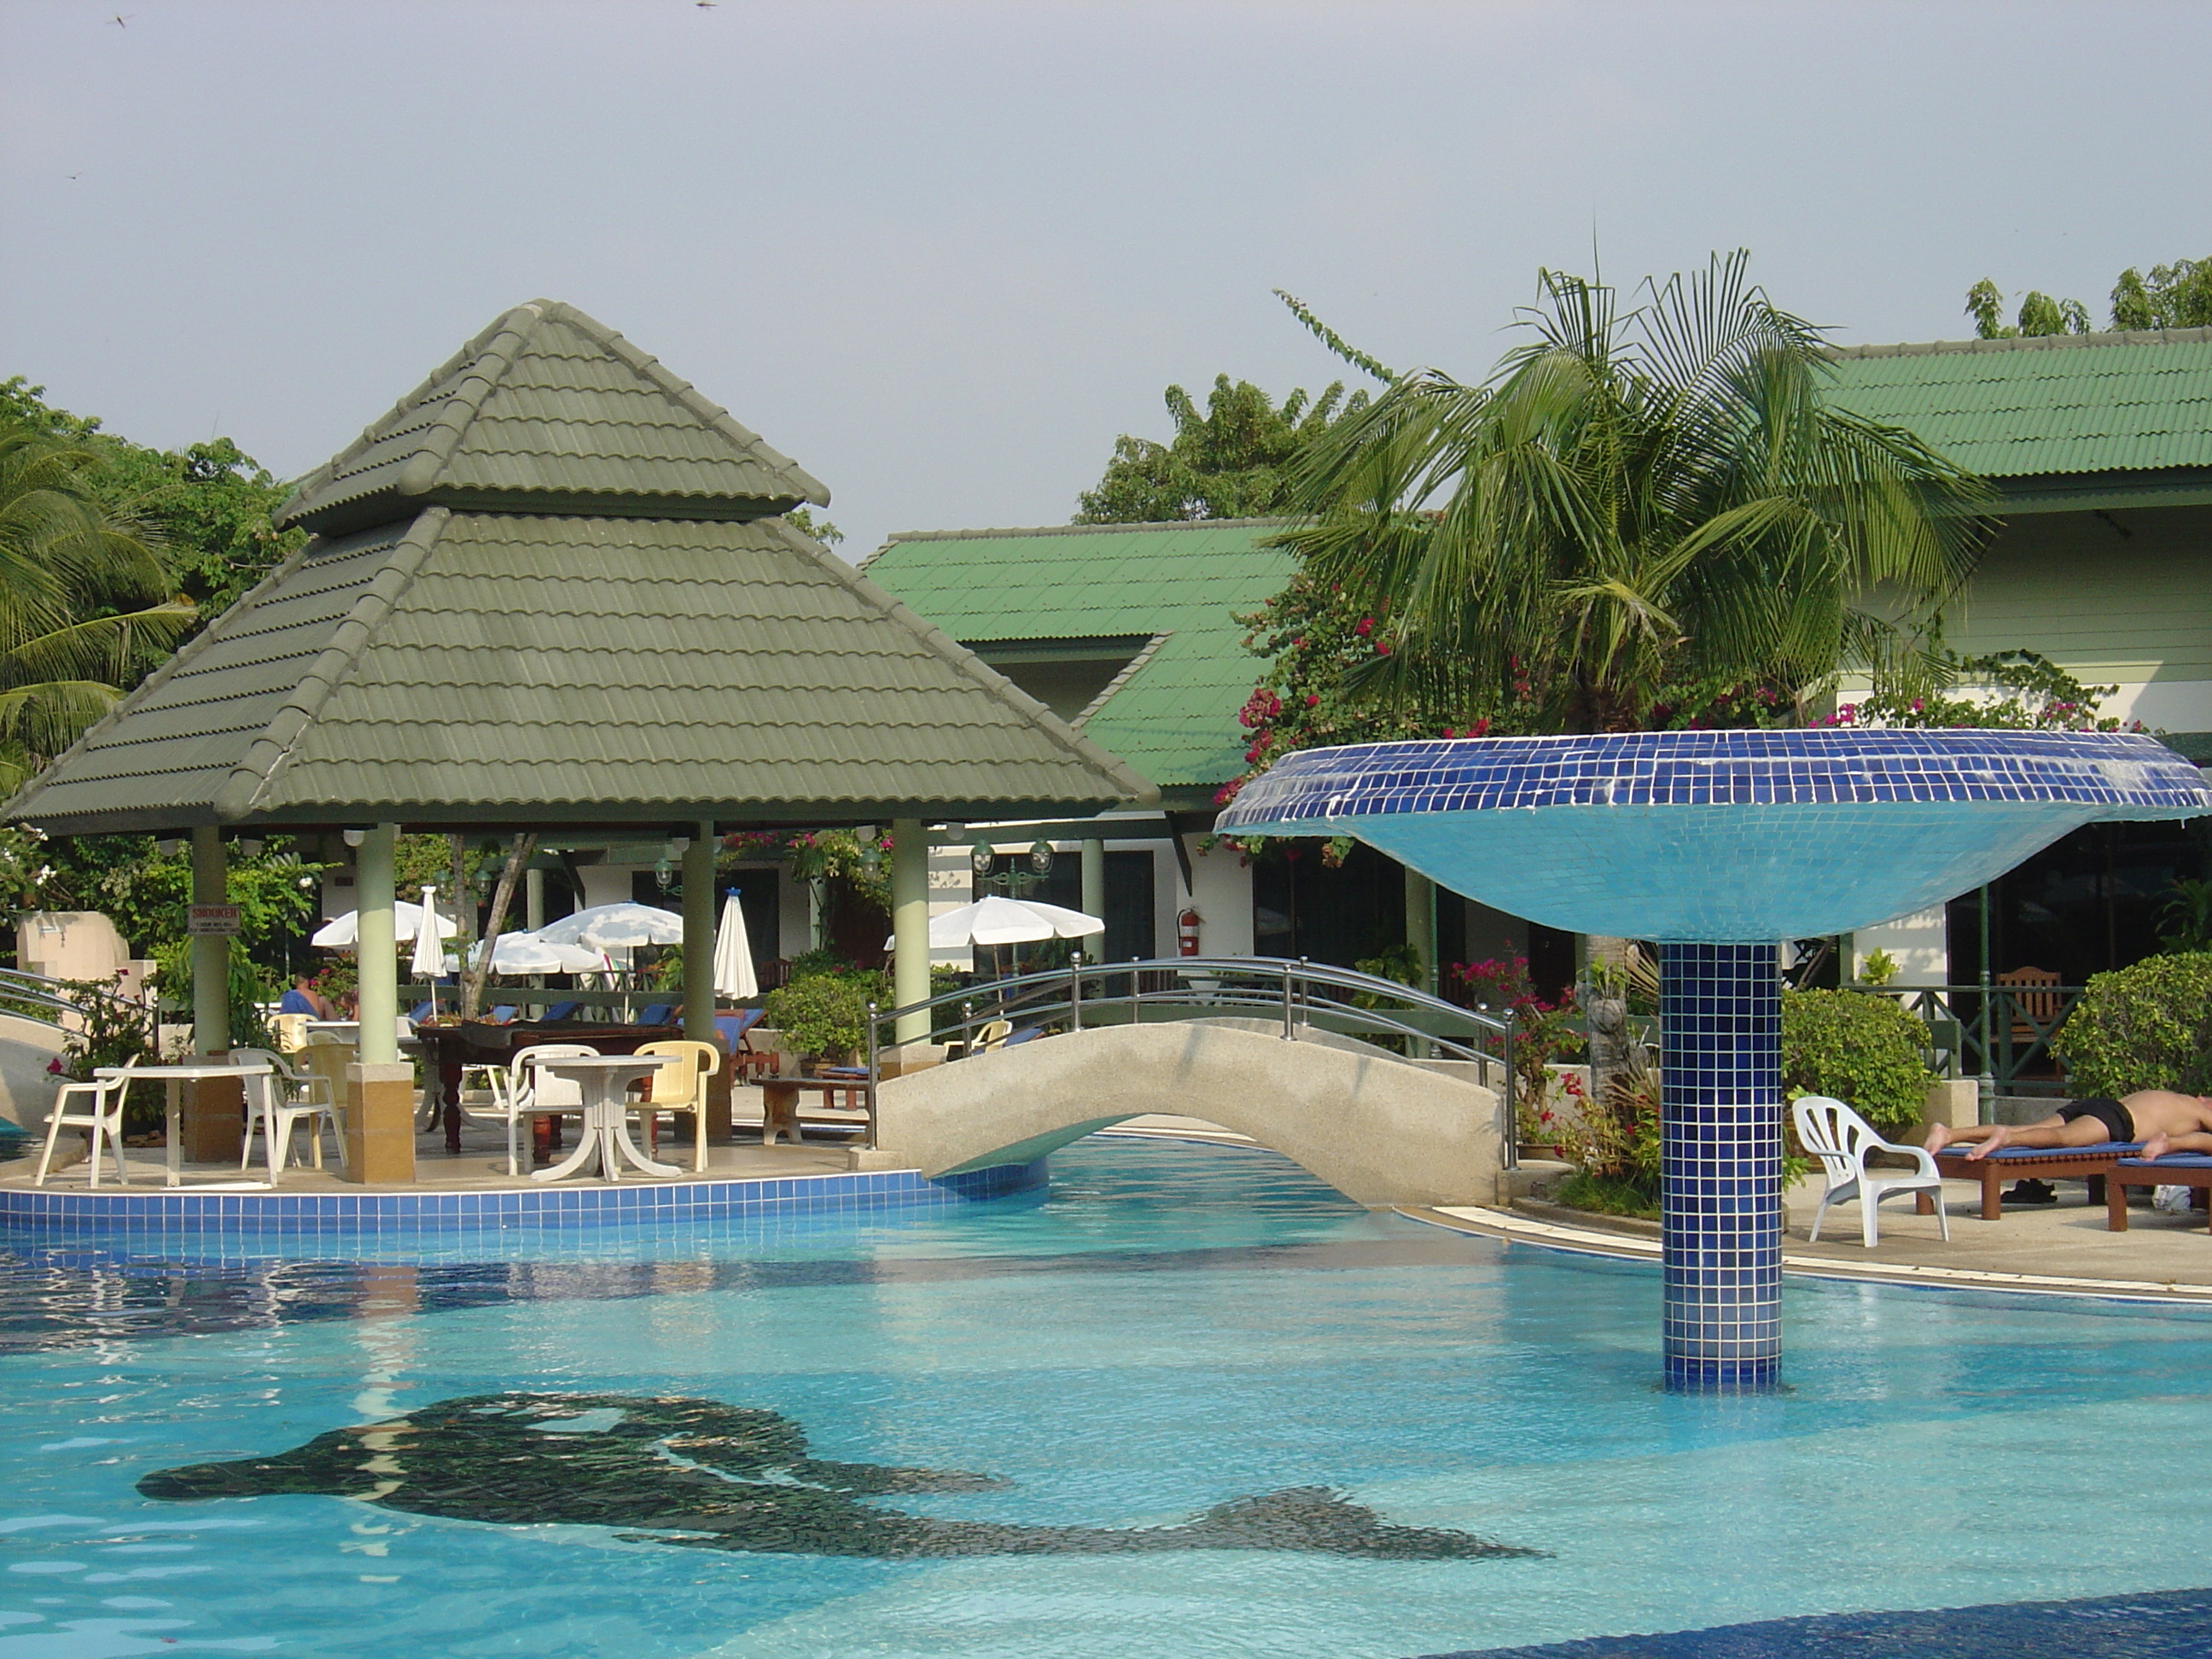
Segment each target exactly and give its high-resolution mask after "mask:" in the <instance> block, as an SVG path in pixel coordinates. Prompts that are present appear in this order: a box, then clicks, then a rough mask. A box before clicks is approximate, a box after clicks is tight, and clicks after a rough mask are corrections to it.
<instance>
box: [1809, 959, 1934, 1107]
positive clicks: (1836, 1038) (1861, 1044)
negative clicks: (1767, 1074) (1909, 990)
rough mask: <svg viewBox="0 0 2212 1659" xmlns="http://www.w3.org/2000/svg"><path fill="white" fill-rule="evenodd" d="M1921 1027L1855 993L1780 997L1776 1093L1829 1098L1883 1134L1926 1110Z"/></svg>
mask: <svg viewBox="0 0 2212 1659" xmlns="http://www.w3.org/2000/svg"><path fill="white" fill-rule="evenodd" d="M1927 1047H1928V1030H1927V1028H1926V1027H1925V1026H1923V1024H1921V1023H1920V1022H1919V1021H1918V1020H1917V1019H1915V1018H1913V1017H1912V1016H1911V1014H1909V1013H1907V1012H1905V1010H1904V1009H1903V1008H1901V1007H1899V1006H1898V1005H1897V1004H1896V1003H1894V1002H1893V1001H1892V1000H1890V999H1889V998H1887V997H1876V996H1868V995H1867V994H1865V993H1863V992H1859V991H1784V993H1783V994H1782V1093H1783V1097H1784V1099H1788V1100H1795V1099H1796V1098H1797V1097H1798V1096H1800V1095H1828V1096H1831V1097H1833V1098H1835V1099H1837V1100H1840V1101H1842V1102H1843V1103H1844V1104H1846V1105H1848V1106H1850V1108H1852V1109H1854V1110H1855V1111H1857V1113H1858V1115H1860V1116H1861V1117H1863V1118H1864V1119H1865V1120H1866V1121H1868V1122H1869V1123H1871V1124H1872V1125H1874V1127H1875V1128H1877V1129H1879V1130H1881V1131H1883V1132H1884V1133H1895V1132H1897V1131H1899V1130H1903V1129H1909V1128H1911V1127H1912V1126H1913V1125H1914V1124H1916V1123H1917V1122H1919V1121H1920V1115H1921V1113H1922V1112H1923V1111H1924V1110H1925V1109H1927V1104H1928V1065H1927V1060H1926V1059H1925V1054H1926V1051H1927Z"/></svg>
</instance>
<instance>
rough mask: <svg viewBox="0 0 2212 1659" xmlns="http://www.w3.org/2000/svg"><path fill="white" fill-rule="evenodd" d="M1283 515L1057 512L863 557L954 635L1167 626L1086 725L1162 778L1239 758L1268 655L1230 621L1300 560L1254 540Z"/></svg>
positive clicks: (1170, 783)
mask: <svg viewBox="0 0 2212 1659" xmlns="http://www.w3.org/2000/svg"><path fill="white" fill-rule="evenodd" d="M1286 522H1287V521H1286V520H1277V519H1241V520H1237V519H1225V520H1199V521H1196V522H1189V523H1175V524H1132V525H1062V526H1054V527H1050V528H1045V529H1038V530H953V531H935V532H917V533H913V534H908V535H902V536H895V537H893V538H891V539H890V541H889V542H887V543H886V544H884V546H883V547H882V548H881V549H879V550H878V551H877V552H876V553H874V554H873V555H872V556H870V558H869V559H868V561H867V562H866V564H865V565H864V566H863V567H862V568H863V569H865V570H866V572H867V574H868V576H869V578H870V580H873V581H875V582H877V583H878V584H879V585H880V586H884V587H885V588H887V589H889V590H890V592H893V593H896V595H897V596H898V597H899V598H900V599H903V600H904V601H905V602H906V603H907V604H908V605H910V606H912V607H913V608H914V609H915V611H920V612H921V614H922V615H923V616H925V617H928V618H929V619H930V621H932V622H933V623H936V624H937V625H938V626H939V628H941V629H944V630H945V632H946V633H948V634H950V635H952V636H953V637H954V638H955V639H958V640H963V641H974V642H976V643H979V644H980V643H981V642H983V641H992V640H1078V639H1106V638H1113V637H1115V636H1125V637H1126V636H1129V635H1155V636H1159V635H1164V637H1163V638H1159V639H1158V643H1157V644H1156V645H1155V646H1154V647H1152V650H1151V651H1150V653H1149V654H1146V655H1144V656H1141V657H1140V658H1139V659H1138V661H1137V662H1136V664H1135V665H1133V669H1132V670H1131V671H1129V672H1127V674H1125V675H1124V676H1123V677H1122V678H1121V680H1120V681H1119V683H1118V684H1115V685H1113V686H1111V687H1109V690H1108V691H1107V692H1106V694H1105V695H1104V696H1103V697H1102V699H1101V700H1100V701H1099V702H1097V703H1096V704H1095V705H1094V706H1093V707H1092V708H1091V710H1090V712H1089V714H1088V715H1087V717H1086V718H1085V720H1084V723H1083V734H1084V735H1085V737H1087V738H1090V739H1091V741H1092V742H1094V743H1096V744H1098V745H1099V746H1100V747H1102V748H1103V749H1105V750H1109V752H1111V753H1112V754H1114V755H1115V756H1117V757H1120V758H1121V759H1122V760H1124V761H1126V762H1127V763H1128V764H1129V765H1130V766H1131V767H1133V769H1136V770H1137V771H1138V772H1140V773H1142V774H1143V775H1145V776H1146V777H1147V778H1149V779H1150V780H1151V781H1152V782H1153V783H1154V784H1156V785H1158V786H1159V787H1161V788H1163V789H1168V788H1175V787H1208V788H1211V787H1216V786H1218V785H1220V784H1223V783H1225V782H1227V781H1229V780H1230V779H1231V778H1233V777H1235V776H1236V775H1237V774H1238V773H1239V772H1241V771H1243V769H1244V747H1245V744H1246V743H1247V741H1248V738H1246V736H1245V735H1244V734H1243V732H1242V730H1241V728H1240V727H1239V726H1237V710H1238V709H1239V708H1242V707H1243V703H1244V700H1245V698H1246V697H1247V696H1249V695H1250V693H1251V690H1252V687H1253V684H1255V681H1256V680H1257V679H1258V678H1259V676H1260V674H1261V672H1262V671H1263V669H1264V665H1263V664H1261V662H1260V661H1259V660H1258V659H1256V658H1255V657H1253V656H1252V655H1251V654H1250V653H1248V652H1246V651H1245V650H1244V649H1243V637H1244V633H1245V630H1244V629H1243V627H1242V626H1241V625H1240V624H1239V623H1237V621H1236V617H1237V613H1239V612H1244V613H1249V612H1251V611H1256V610H1257V609H1259V607H1260V605H1261V603H1262V602H1263V601H1265V600H1267V599H1272V598H1273V597H1274V595H1275V594H1277V593H1279V592H1281V591H1282V589H1283V588H1284V586H1285V585H1286V584H1287V583H1288V582H1289V580H1290V579H1291V574H1292V571H1293V570H1294V568H1295V561H1294V560H1293V559H1292V558H1291V555H1290V554H1289V553H1287V552H1285V551H1284V550H1282V549H1280V548H1273V547H1267V546H1264V545H1262V544H1263V543H1264V542H1266V541H1267V538H1269V537H1271V536H1273V535H1275V534H1276V533H1278V532H1279V531H1280V530H1281V529H1282V528H1283V527H1284V525H1285V523H1286Z"/></svg>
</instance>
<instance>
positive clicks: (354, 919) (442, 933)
mask: <svg viewBox="0 0 2212 1659" xmlns="http://www.w3.org/2000/svg"><path fill="white" fill-rule="evenodd" d="M460 931H461V925H460V923H459V922H458V921H447V920H446V919H445V918H444V917H443V916H441V917H439V918H438V935H439V937H440V938H441V939H451V938H453V935H454V934H456V933H459V932H460ZM421 932H422V906H421V905H419V904H410V903H408V902H407V901H406V900H404V899H401V900H399V901H398V902H397V903H395V904H393V906H392V939H393V940H394V941H395V942H396V943H398V944H401V945H404V944H405V943H406V942H407V941H408V940H409V939H413V938H414V937H415V936H416V934H417V933H421ZM307 942H308V943H309V944H311V945H321V946H323V947H324V948H325V950H332V951H340V950H351V949H352V948H353V947H354V946H355V945H358V944H360V943H361V913H360V912H359V911H358V910H349V911H347V912H346V913H345V914H344V915H342V916H335V917H332V918H331V920H330V921H326V922H325V923H324V924H323V925H322V926H321V927H319V928H317V929H316V930H315V932H314V933H313V935H312V936H311V937H310V938H309V939H308V941H307Z"/></svg>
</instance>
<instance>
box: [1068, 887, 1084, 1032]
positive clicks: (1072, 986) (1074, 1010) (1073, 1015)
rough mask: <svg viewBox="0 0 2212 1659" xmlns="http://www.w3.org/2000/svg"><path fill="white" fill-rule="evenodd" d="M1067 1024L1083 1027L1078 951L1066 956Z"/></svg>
mask: <svg viewBox="0 0 2212 1659" xmlns="http://www.w3.org/2000/svg"><path fill="white" fill-rule="evenodd" d="M1086 867H1087V866H1086ZM1067 1024H1068V1028H1069V1029H1070V1030H1076V1031H1079V1030H1082V1029H1083V952H1082V951H1071V952H1069V954H1068V958H1067Z"/></svg>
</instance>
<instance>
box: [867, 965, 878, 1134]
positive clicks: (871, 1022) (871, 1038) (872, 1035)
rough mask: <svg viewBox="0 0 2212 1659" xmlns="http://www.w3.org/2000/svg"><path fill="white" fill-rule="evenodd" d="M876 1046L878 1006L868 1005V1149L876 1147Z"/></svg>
mask: <svg viewBox="0 0 2212 1659" xmlns="http://www.w3.org/2000/svg"><path fill="white" fill-rule="evenodd" d="M877 1058H878V1050H877V1046H876V1005H875V1004H874V1003H872V1002H871V1003H870V1004H869V1005H868V1140H867V1144H868V1147H869V1149H870V1150H871V1151H873V1150H874V1148H875V1145H876V1084H877V1082H878V1066H877Z"/></svg>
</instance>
